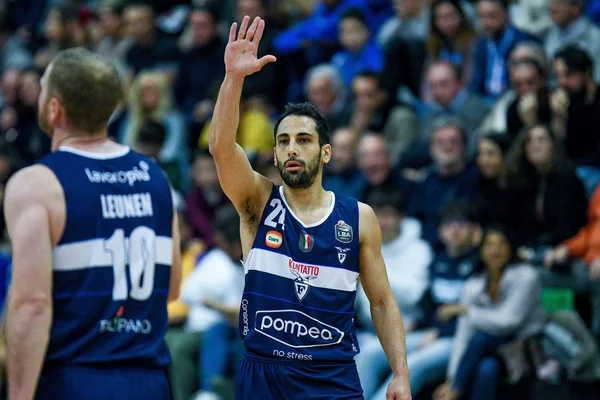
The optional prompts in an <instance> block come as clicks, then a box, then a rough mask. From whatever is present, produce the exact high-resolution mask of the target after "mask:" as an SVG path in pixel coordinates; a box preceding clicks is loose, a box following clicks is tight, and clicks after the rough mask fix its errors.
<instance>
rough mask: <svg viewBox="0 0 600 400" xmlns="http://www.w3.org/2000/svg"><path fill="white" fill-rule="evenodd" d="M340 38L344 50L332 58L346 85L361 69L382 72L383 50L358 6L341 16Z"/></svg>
mask: <svg viewBox="0 0 600 400" xmlns="http://www.w3.org/2000/svg"><path fill="white" fill-rule="evenodd" d="M338 27H339V28H338V29H339V40H340V44H341V46H342V50H341V51H339V52H337V53H336V54H335V55H334V56H333V58H332V59H331V64H332V65H334V66H335V67H337V69H338V70H339V72H340V74H341V75H342V81H343V82H344V85H345V86H346V87H350V85H351V84H352V81H353V79H354V77H355V76H356V75H357V74H358V73H360V72H361V71H374V72H381V70H382V69H383V52H382V50H381V48H380V47H379V45H378V44H377V43H376V42H375V41H374V40H372V38H371V32H370V31H369V26H368V25H367V21H366V19H365V16H364V15H363V14H362V13H361V12H360V10H358V9H356V8H351V9H349V10H348V11H346V12H345V13H344V14H343V15H342V17H341V18H340V24H339V26H338Z"/></svg>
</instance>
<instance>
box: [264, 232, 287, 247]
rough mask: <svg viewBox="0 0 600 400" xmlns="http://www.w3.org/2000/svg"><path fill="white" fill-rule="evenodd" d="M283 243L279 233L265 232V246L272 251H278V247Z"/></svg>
mask: <svg viewBox="0 0 600 400" xmlns="http://www.w3.org/2000/svg"><path fill="white" fill-rule="evenodd" d="M282 243H283V235H281V233H280V232H277V231H269V232H267V235H266V236H265V244H266V245H267V246H268V247H270V248H272V249H278V248H279V247H281V245H282Z"/></svg>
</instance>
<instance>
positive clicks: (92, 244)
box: [52, 236, 173, 271]
mask: <svg viewBox="0 0 600 400" xmlns="http://www.w3.org/2000/svg"><path fill="white" fill-rule="evenodd" d="M104 245H105V241H104V240H103V239H92V240H85V241H81V242H74V243H68V244H63V245H60V246H56V248H55V249H54V255H53V263H52V264H53V265H52V269H53V270H54V271H76V270H81V269H87V268H96V267H111V268H112V253H110V252H108V251H106V250H105V247H104ZM126 248H127V246H126ZM154 261H155V263H156V264H163V265H169V266H171V265H173V239H172V238H170V237H167V236H157V237H156V247H155V258H154Z"/></svg>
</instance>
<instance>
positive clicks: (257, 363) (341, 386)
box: [235, 354, 364, 400]
mask: <svg viewBox="0 0 600 400" xmlns="http://www.w3.org/2000/svg"><path fill="white" fill-rule="evenodd" d="M235 399H236V400H296V399H298V400H306V399H311V400H342V399H344V400H359V399H360V400H363V399H364V397H363V391H362V388H361V386H360V379H359V378H358V371H357V370H356V364H355V363H354V362H353V361H352V362H346V363H344V362H339V363H316V362H302V361H291V360H290V361H287V360H285V361H284V360H271V359H266V358H262V357H257V356H254V355H249V354H246V356H245V357H244V360H242V363H241V365H240V368H239V369H238V372H237V376H236V382H235Z"/></svg>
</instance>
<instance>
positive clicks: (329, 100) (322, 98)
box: [307, 76, 336, 114]
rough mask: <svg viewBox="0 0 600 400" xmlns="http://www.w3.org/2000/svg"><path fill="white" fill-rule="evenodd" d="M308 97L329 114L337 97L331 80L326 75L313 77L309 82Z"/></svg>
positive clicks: (323, 111)
mask: <svg viewBox="0 0 600 400" xmlns="http://www.w3.org/2000/svg"><path fill="white" fill-rule="evenodd" d="M307 97H308V101H310V102H311V103H313V104H314V105H315V106H316V107H317V108H318V109H319V110H320V111H321V112H322V113H324V114H327V113H328V112H329V109H330V108H331V106H332V104H333V102H334V101H335V97H336V94H335V92H334V91H333V85H332V84H331V80H330V79H329V78H328V77H326V76H317V77H314V78H312V79H311V80H310V81H309V82H308V87H307Z"/></svg>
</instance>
